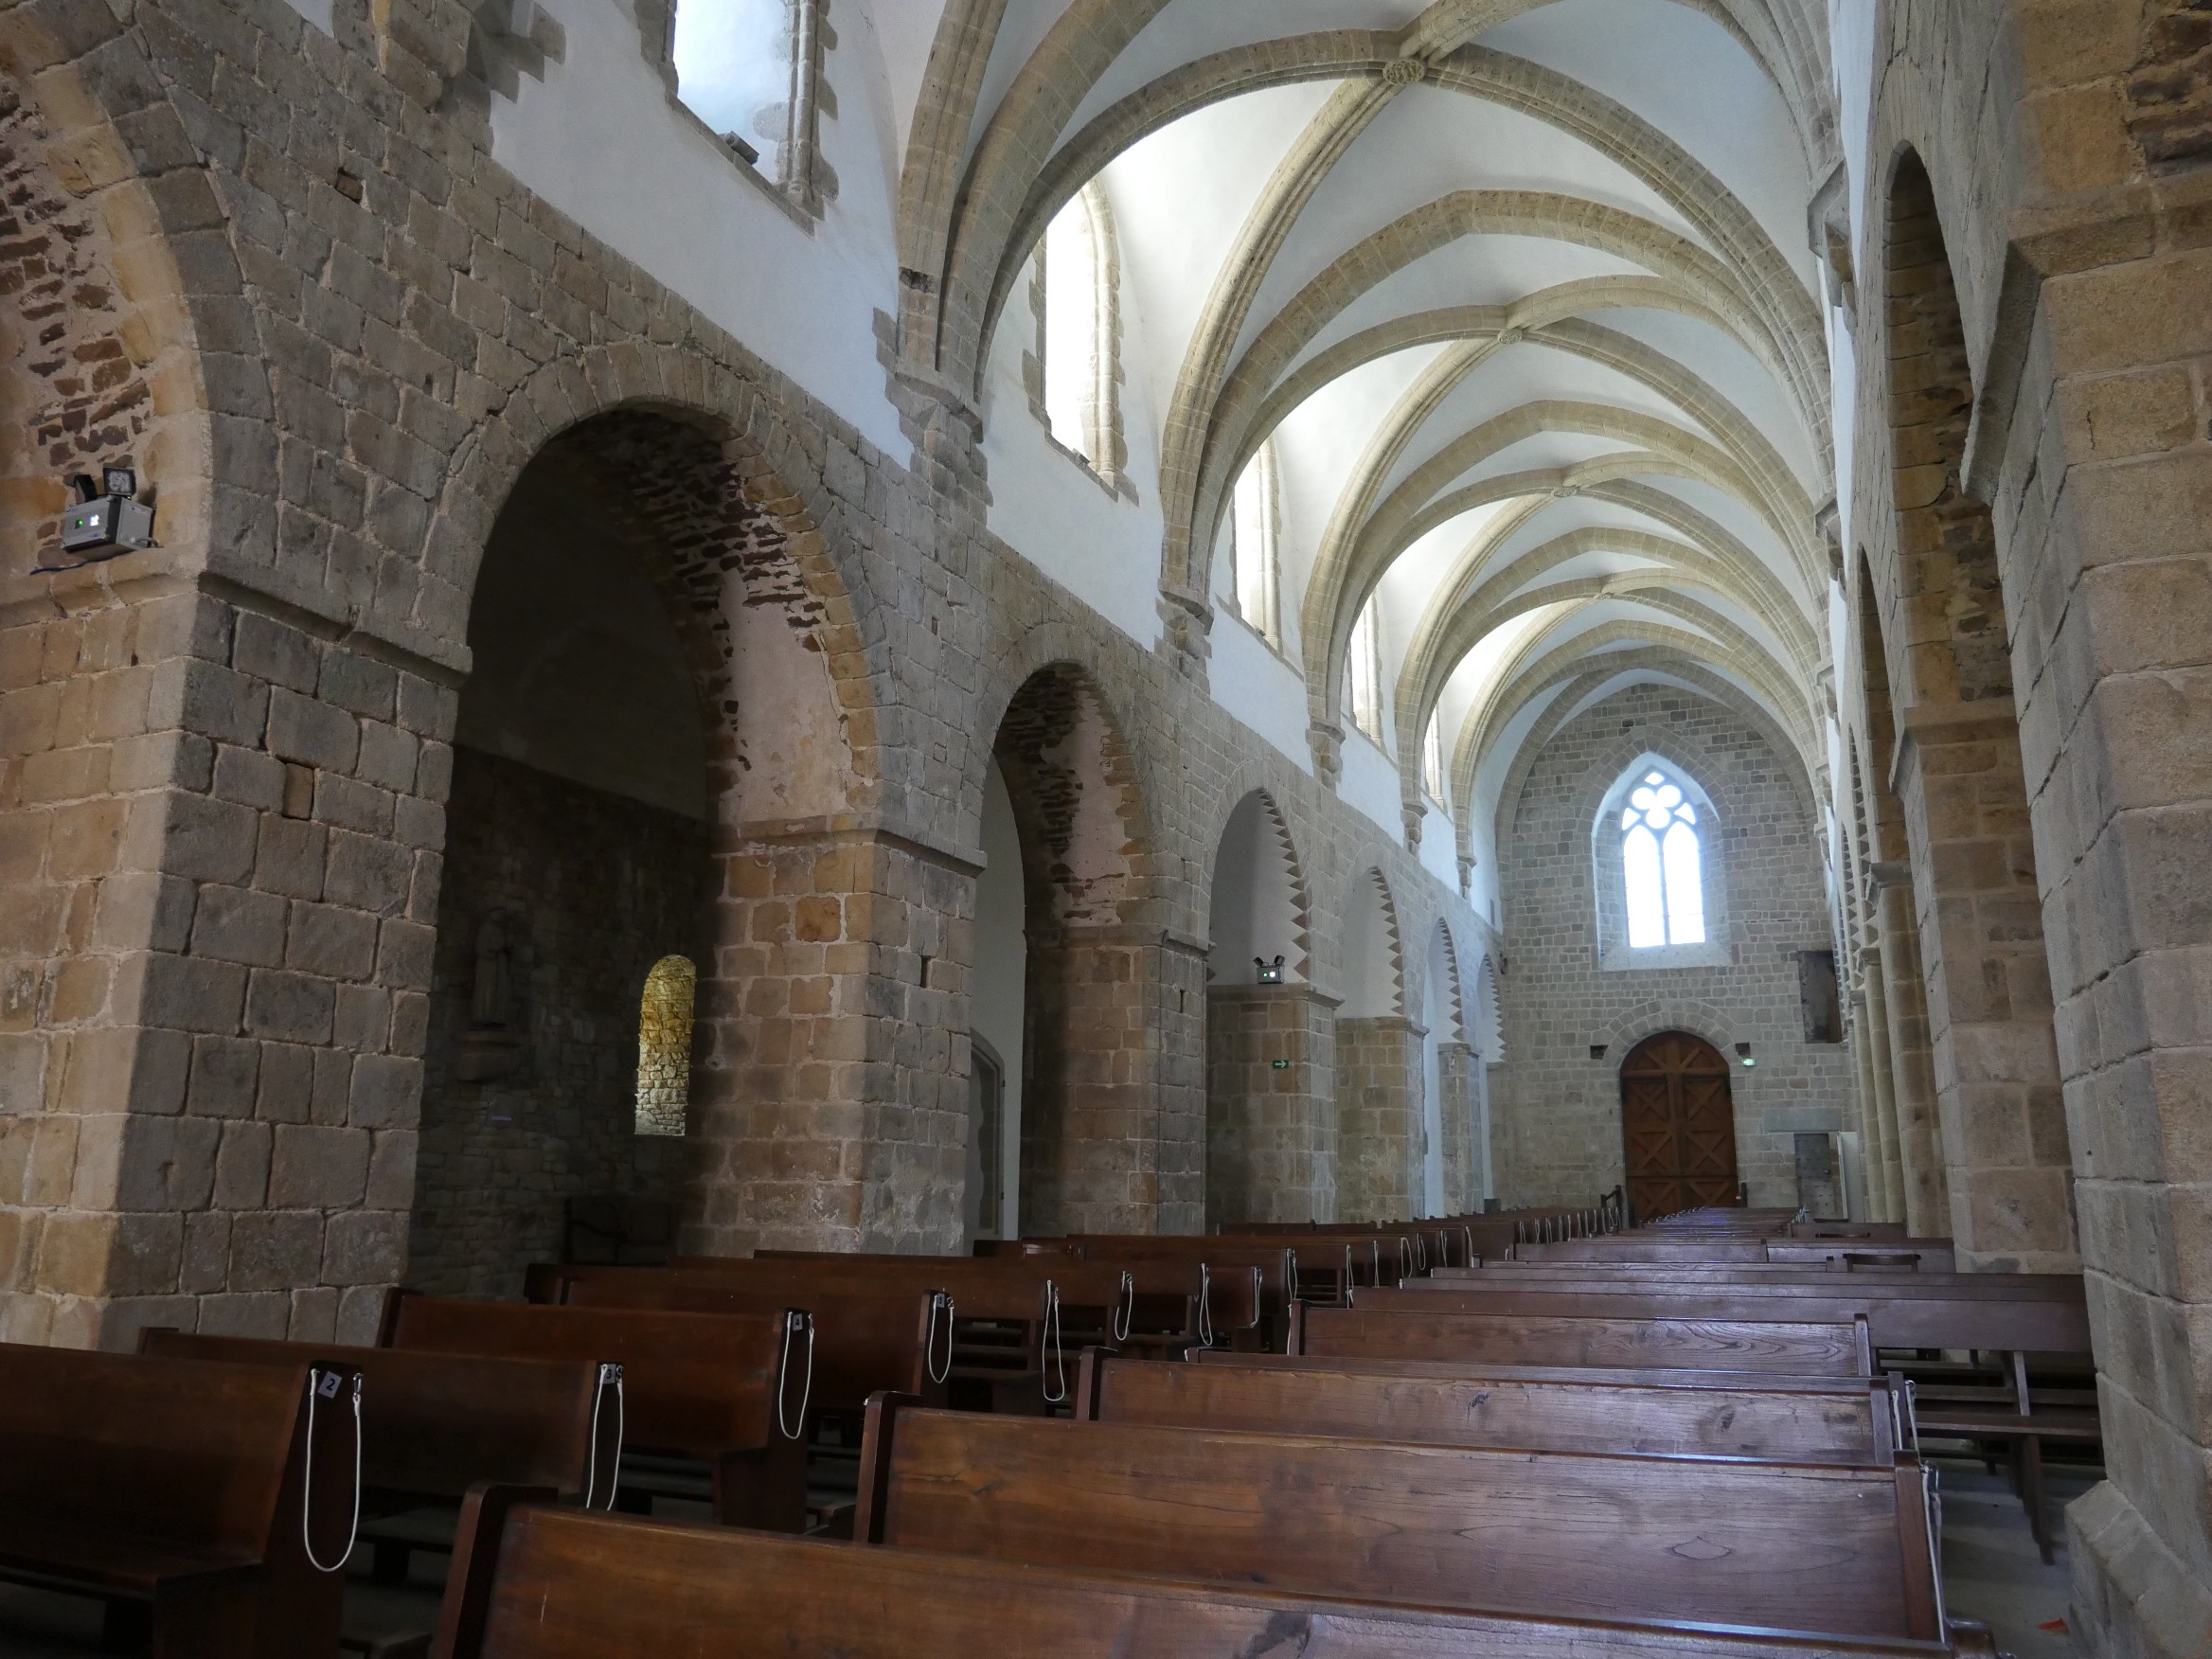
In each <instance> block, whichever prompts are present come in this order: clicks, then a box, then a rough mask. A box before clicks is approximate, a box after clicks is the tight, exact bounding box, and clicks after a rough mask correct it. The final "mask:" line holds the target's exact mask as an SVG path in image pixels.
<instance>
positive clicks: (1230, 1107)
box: [1205, 985, 1337, 1227]
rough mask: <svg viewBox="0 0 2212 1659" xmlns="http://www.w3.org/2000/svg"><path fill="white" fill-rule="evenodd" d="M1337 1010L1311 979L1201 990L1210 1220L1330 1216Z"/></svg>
mask: <svg viewBox="0 0 2212 1659" xmlns="http://www.w3.org/2000/svg"><path fill="white" fill-rule="evenodd" d="M1336 1008H1337V1003H1336V999H1335V998H1334V997H1329V996H1324V995H1322V994H1321V993H1320V992H1319V991H1317V990H1314V989H1313V988H1312V987H1311V986H1310V985H1218V986H1215V987H1214V988H1213V989H1212V990H1210V991H1209V992H1208V993H1207V996H1206V1136H1205V1224H1206V1225H1207V1226H1208V1227H1214V1226H1218V1225H1221V1224H1223V1223H1231V1224H1233V1223H1235V1222H1329V1221H1334V1220H1335V1219H1336V1133H1337V1131H1336Z"/></svg>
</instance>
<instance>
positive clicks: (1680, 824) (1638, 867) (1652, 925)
mask: <svg viewBox="0 0 2212 1659" xmlns="http://www.w3.org/2000/svg"><path fill="white" fill-rule="evenodd" d="M1620 834H1621V849H1620V852H1621V875H1622V878H1623V881H1624V883H1626V886H1627V889H1628V931H1629V945H1630V948H1631V949H1632V950H1650V949H1653V948H1654V947H1657V946H1660V945H1702V944H1704V942H1705V889H1704V869H1703V867H1702V865H1703V857H1702V847H1701V845H1700V841H1699V835H1698V810H1697V808H1696V806H1695V805H1693V804H1692V803H1691V801H1690V800H1689V798H1688V796H1687V794H1686V793H1685V791H1684V790H1683V787H1682V786H1681V784H1679V783H1677V782H1675V781H1674V780H1673V779H1672V778H1670V777H1668V776H1667V774H1666V773H1664V772H1662V771H1659V770H1658V769H1656V768H1653V769H1652V770H1651V771H1650V772H1647V773H1645V774H1644V776H1642V777H1641V778H1639V779H1638V780H1637V782H1636V785H1635V787H1634V788H1632V790H1630V791H1629V795H1628V799H1627V801H1626V802H1625V803H1624V804H1623V806H1622V808H1621V813H1620Z"/></svg>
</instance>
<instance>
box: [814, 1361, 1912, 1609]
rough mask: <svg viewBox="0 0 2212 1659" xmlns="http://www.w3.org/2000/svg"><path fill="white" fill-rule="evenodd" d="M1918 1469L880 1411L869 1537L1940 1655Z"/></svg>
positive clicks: (1308, 1590) (873, 1415)
mask: <svg viewBox="0 0 2212 1659" xmlns="http://www.w3.org/2000/svg"><path fill="white" fill-rule="evenodd" d="M1931 1493H1932V1488H1931V1486H1930V1484H1929V1482H1928V1479H1927V1477H1926V1475H1925V1473H1924V1472H1923V1471H1922V1469H1921V1468H1920V1466H1919V1464H1918V1460H1917V1459H1912V1458H1904V1459H1900V1461H1899V1462H1898V1463H1897V1464H1896V1465H1894V1466H1893V1467H1891V1468H1886V1469H1864V1468H1850V1467H1846V1466H1843V1465H1837V1464H1819V1463H1769V1462H1756V1461H1749V1460H1709V1459H1703V1458H1672V1457H1668V1458H1659V1457H1617V1456H1597V1455H1592V1454H1580V1453H1551V1452H1526V1451H1501V1450H1490V1449H1476V1448H1468V1447H1457V1446H1407V1445H1394V1444H1390V1443H1388V1442H1384V1441H1375V1440H1345V1439H1321V1438H1300V1437H1297V1436H1280V1435H1263V1434H1250V1433H1224V1432H1216V1431H1210V1430H1204V1429H1183V1428H1152V1427H1146V1426H1134V1425H1129V1424H1121V1423H1102V1422H1082V1421H1059V1420H1052V1419H1039V1418H991V1417H980V1416H977V1415H975V1414H973V1413H965V1412H943V1411H931V1410H928V1409H926V1408H922V1407H916V1406H911V1405H907V1404H905V1403H904V1402H901V1401H900V1400H898V1399H897V1398H896V1397H895V1396H888V1395H886V1396H883V1397H880V1398H879V1399H878V1400H875V1401H873V1402H872V1403H871V1405H870V1407H869V1419H868V1434H867V1438H866V1441H865V1449H864V1451H863V1454H862V1471H861V1511H860V1516H859V1519H858V1521H857V1522H856V1525H855V1537H856V1538H858V1539H860V1540H862V1541H863V1542H865V1543H886V1544H895V1545H905V1546H909V1547H918V1548H919V1547H928V1548H930V1549H935V1550H940V1551H945V1552H948V1553H953V1554H961V1555H978V1556H987V1557H990V1558H991V1559H993V1560H999V1561H1022V1562H1027V1563H1032V1564H1035V1565H1040V1566H1087V1567H1096V1568H1104V1569H1110V1570H1113V1571H1117V1572H1133V1573H1148V1574H1173V1575H1176V1576H1180V1577H1186V1578H1200V1579H1211V1580H1215V1581H1223V1580H1226V1581H1230V1582H1235V1583H1239V1584H1254V1583H1258V1584H1265V1585H1269V1586H1271V1587H1278V1588H1282V1589H1285V1590H1293V1591H1296V1592H1298V1593H1301V1594H1312V1595H1342V1596H1364V1597H1376V1598H1378V1599H1383V1600H1389V1601H1399V1602H1411V1603H1417V1604H1421V1605H1426V1606H1434V1607H1484V1608H1507V1607H1510V1608H1514V1609H1517V1610H1521V1611H1525V1612H1528V1613H1532V1614H1544V1615H1561V1616H1569V1617H1579V1618H1638V1619H1650V1618H1673V1619H1699V1620H1708V1621H1713V1622H1719V1623H1727V1624H1737V1625H1755V1626H1770V1627H1774V1626H1779V1627H1784V1628H1793V1629H1799V1630H1809V1631H1826V1632H1836V1633H1843V1634H1850V1635H1860V1636H1908V1637H1913V1638H1917V1639H1918V1640H1922V1641H1933V1640H1937V1639H1939V1638H1940V1636H1941V1634H1942V1632H1943V1629H1944V1625H1943V1616H1942V1612H1941V1597H1940V1595H1939V1592H1938V1590H1937V1584H1936V1561H1935V1545H1934V1540H1933V1538H1932V1536H1931V1533H1930V1529H1929V1521H1930V1516H1929V1504H1930V1498H1931Z"/></svg>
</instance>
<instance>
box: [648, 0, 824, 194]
mask: <svg viewBox="0 0 2212 1659" xmlns="http://www.w3.org/2000/svg"><path fill="white" fill-rule="evenodd" d="M824 4H825V0H636V5H637V12H638V19H639V24H640V27H641V30H642V32H643V33H644V35H645V36H647V37H648V40H649V45H648V52H647V55H648V57H649V58H650V57H651V45H650V37H651V36H652V35H653V34H655V33H658V35H659V36H660V37H661V39H662V41H663V42H664V43H665V45H663V48H662V49H663V53H664V56H663V59H662V64H661V73H662V75H663V76H664V78H665V79H666V80H667V81H668V84H669V91H670V92H671V93H672V94H673V95H674V96H675V98H676V101H677V102H679V103H680V104H682V105H683V106H684V107H685V108H686V109H687V110H689V111H690V112H691V113H692V114H693V115H694V116H698V117H699V118H700V120H702V121H704V122H705V124H706V125H707V127H708V128H709V129H710V130H711V131H713V132H714V133H715V134H718V135H719V136H720V137H721V139H722V142H723V143H724V144H725V145H727V146H728V147H729V148H730V149H731V150H732V151H733V152H736V154H737V155H738V156H740V158H741V159H742V160H744V161H746V162H748V163H750V164H751V165H752V167H753V168H754V169H756V170H757V171H758V174H759V176H760V177H761V178H762V179H763V180H764V181H766V182H767V183H769V184H771V185H773V186H774V187H775V188H776V192H777V194H779V195H781V196H782V197H783V198H784V200H785V201H787V202H788V203H790V204H791V205H792V206H793V207H794V208H796V209H797V210H798V211H799V212H801V213H803V214H806V215H809V216H811V217H814V218H819V217H820V216H821V214H822V211H823V206H824V204H825V202H826V200H827V199H828V198H829V197H831V196H834V195H835V194H836V180H835V176H834V175H833V174H832V173H831V172H830V170H829V165H828V163H826V162H825V161H823V159H822V157H821V153H820V151H821V145H820V128H821V115H822V102H823V98H824V70H825V64H826V61H827V57H828V53H829V45H830V43H831V38H832V37H831V36H830V34H829V29H828V28H827V27H826V26H825V23H824V19H823V15H822V13H823V8H824ZM832 109H834V106H832Z"/></svg>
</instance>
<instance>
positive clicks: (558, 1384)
mask: <svg viewBox="0 0 2212 1659" xmlns="http://www.w3.org/2000/svg"><path fill="white" fill-rule="evenodd" d="M138 1348H139V1352H141V1353H144V1354H154V1355H165V1356H168V1357H170V1358H174V1359H186V1360H195V1359H196V1360H220V1361H226V1362H232V1363H236V1364H240V1365H279V1366H298V1365H305V1364H307V1363H309V1362H311V1361H314V1360H327V1361H329V1362H330V1363H331V1364H333V1365H340V1366H345V1367H348V1368H350V1369H354V1370H358V1371H359V1372H360V1373H361V1378H362V1397H361V1398H362V1404H361V1411H362V1456H361V1478H362V1483H363V1485H365V1486H367V1487H372V1488H377V1489H380V1490H384V1491H387V1492H401V1493H409V1494H414V1495H416V1496H420V1497H437V1498H459V1497H461V1496H463V1495H465V1494H466V1493H467V1492H468V1490H469V1489H470V1488H471V1487H473V1486H474V1485H475V1484H476V1483H477V1482H479V1481H487V1480H491V1481H502V1482H508V1483H511V1484H514V1485H518V1486H543V1487H549V1488H551V1489H552V1490H555V1491H556V1492H558V1493H559V1494H560V1495H561V1496H562V1498H563V1499H564V1500H568V1501H571V1502H581V1503H591V1502H594V1501H599V1502H604V1501H606V1500H607V1499H609V1498H611V1497H612V1496H613V1494H614V1490H615V1470H616V1469H617V1468H618V1467H619V1466H620V1462H621V1456H622V1422H623V1409H622V1400H621V1367H620V1366H619V1365H613V1364H610V1363H607V1362H591V1361H582V1360H565V1361H564V1360H515V1359H501V1358H496V1357H490V1356H486V1355H481V1354H446V1353H430V1352H423V1351H418V1350H412V1349H405V1348H363V1347H341V1346H339V1345H337V1344H332V1343H294V1342H263V1341H258V1340H256V1339H254V1338H250V1337H238V1336H200V1335H194V1334H191V1333H189V1332H187V1331H181V1330H165V1329H160V1328H158V1327H149V1328H148V1329H144V1330H142V1331H141V1332H140V1333H139V1338H138Z"/></svg>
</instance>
